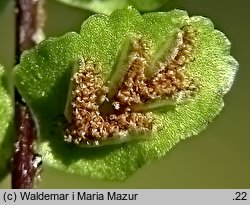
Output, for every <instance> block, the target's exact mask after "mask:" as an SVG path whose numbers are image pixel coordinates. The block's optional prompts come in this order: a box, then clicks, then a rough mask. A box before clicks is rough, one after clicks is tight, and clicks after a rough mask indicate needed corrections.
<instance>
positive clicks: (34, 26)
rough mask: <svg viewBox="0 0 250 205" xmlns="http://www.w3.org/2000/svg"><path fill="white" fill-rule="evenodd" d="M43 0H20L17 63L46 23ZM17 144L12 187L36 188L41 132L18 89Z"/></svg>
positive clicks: (32, 44) (16, 92) (16, 98)
mask: <svg viewBox="0 0 250 205" xmlns="http://www.w3.org/2000/svg"><path fill="white" fill-rule="evenodd" d="M42 1H43V0H16V11H17V13H16V63H19V60H20V55H21V53H22V52H23V51H24V50H26V49H30V48H32V47H33V46H34V45H36V44H37V36H38V34H39V32H41V29H42V26H43V12H42V6H41V5H42V3H43V2H42ZM15 100H16V104H15V122H16V136H17V139H16V144H15V151H14V154H13V162H12V163H13V164H12V165H13V166H12V188H14V189H21V188H34V186H35V182H36V178H37V176H38V171H39V165H40V163H41V158H40V157H39V156H38V155H37V154H36V150H35V147H36V146H35V145H36V141H37V133H36V128H35V123H34V121H33V119H32V115H31V113H30V111H29V109H28V107H27V106H26V104H25V103H24V102H23V101H22V98H21V96H20V94H19V93H18V91H17V90H15Z"/></svg>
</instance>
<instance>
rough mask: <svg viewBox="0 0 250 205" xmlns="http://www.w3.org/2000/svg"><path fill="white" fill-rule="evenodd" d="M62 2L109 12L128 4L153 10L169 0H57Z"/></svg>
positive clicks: (91, 9) (139, 8)
mask: <svg viewBox="0 0 250 205" xmlns="http://www.w3.org/2000/svg"><path fill="white" fill-rule="evenodd" d="M57 1H60V2H62V3H65V4H68V5H71V6H75V7H78V8H82V9H88V10H90V11H93V12H96V13H103V14H111V13H112V12H113V11H115V10H116V9H122V8H125V7H127V6H129V5H131V6H134V7H135V8H137V9H138V10H140V11H153V10H156V9H158V8H160V7H161V6H162V5H164V4H165V3H166V2H168V1H169V0H57Z"/></svg>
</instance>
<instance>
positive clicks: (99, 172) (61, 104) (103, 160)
mask: <svg viewBox="0 0 250 205" xmlns="http://www.w3.org/2000/svg"><path fill="white" fill-rule="evenodd" d="M175 32H177V33H178V32H179V33H178V35H181V36H182V38H179V37H178V35H175ZM128 39H129V40H128ZM131 39H137V40H132V47H133V48H130V49H129V46H128V44H127V43H126V42H130V41H131ZM169 41H173V43H171V42H169ZM138 45H139V47H138ZM140 45H141V46H144V47H145V50H143V51H142V50H141V48H140ZM172 46H173V48H172ZM126 55H128V57H127V58H128V59H130V60H129V61H127V59H126V58H125V57H124V56H126ZM164 56H165V57H164ZM183 57H184V58H183ZM79 59H84V60H85V61H86V62H90V63H89V66H90V67H91V66H92V67H94V68H97V69H98V72H99V74H100V76H101V80H100V81H102V80H103V82H104V83H107V86H108V87H109V89H111V88H112V89H115V87H116V86H118V87H119V86H121V83H122V82H123V81H124V79H125V77H124V75H125V74H126V73H127V72H128V71H127V70H129V69H130V68H129V69H128V65H131V64H132V65H133V66H136V65H138V63H131V62H133V61H131V59H132V60H133V59H135V60H136V61H135V62H137V61H138V62H141V61H140V60H142V61H143V62H145V64H143V65H145V69H146V70H145V72H146V71H147V69H149V70H148V71H150V72H148V73H150V75H152V73H156V74H153V75H152V76H155V75H156V76H158V74H157V73H159V72H161V71H162V72H165V70H166V69H167V71H168V70H171V69H173V68H171V66H172V67H173V66H174V69H173V70H171V72H177V71H176V69H180V68H181V69H180V71H179V74H178V75H182V74H183V75H184V74H185V75H184V77H183V79H186V78H187V79H188V80H190V79H191V81H194V86H195V90H194V91H193V93H192V92H191V94H190V95H189V94H187V93H189V91H188V90H185V89H184V90H182V88H180V91H174V94H173V95H172V94H169V95H167V96H168V97H166V98H165V97H164V96H160V98H157V99H156V100H148V101H147V100H146V101H145V107H144V102H142V104H137V103H135V104H132V105H131V107H130V108H131V109H134V111H135V112H142V114H143V112H148V113H151V115H152V116H153V119H154V120H153V128H154V130H148V132H146V137H147V139H149V140H141V141H130V142H126V143H122V144H119V143H121V141H117V143H118V144H115V141H116V140H115V139H114V144H113V145H112V146H111V145H109V146H102V147H95V148H92V147H79V146H76V145H74V144H68V143H65V142H64V134H65V125H67V119H69V118H66V117H65V115H64V113H65V106H66V103H67V97H68V89H69V87H70V89H71V88H73V87H74V86H72V84H71V81H72V78H71V75H72V70H74V69H73V68H74V65H76V62H78V61H79ZM182 61H183V62H184V63H183V62H182ZM91 62H92V63H91ZM128 62H129V63H128ZM122 64H123V65H122ZM139 64H140V63H139ZM80 67H81V66H80ZM80 67H79V68H80ZM162 67H164V69H163V70H162V69H161V68H162ZM237 68H238V64H237V62H236V61H235V60H234V58H233V57H232V56H230V42H229V41H228V39H227V38H226V37H225V35H224V34H223V33H221V32H220V31H218V30H215V29H214V27H213V24H212V23H211V21H210V20H208V19H206V18H203V17H200V16H195V17H188V15H187V13H186V12H185V11H180V10H173V11H170V12H166V13H163V12H161V13H147V14H144V15H140V13H139V12H138V11H136V10H135V9H133V8H130V7H129V8H128V9H124V10H118V11H115V12H114V13H112V14H111V15H110V16H105V15H98V14H97V15H93V16H91V17H90V18H89V19H88V20H86V21H85V22H84V23H83V25H82V28H81V31H80V34H78V33H74V32H72V33H67V34H66V35H64V36H62V37H59V38H49V39H48V40H46V41H44V42H42V43H41V44H40V45H38V46H37V47H36V48H34V49H32V50H30V51H26V52H24V54H23V55H22V57H21V63H20V64H19V65H18V66H17V67H16V69H15V80H16V85H17V87H18V89H19V91H20V93H21V94H22V96H23V98H24V99H25V101H26V102H27V104H28V105H29V106H30V107H31V109H32V111H33V113H34V115H35V117H36V122H37V124H38V128H39V134H40V144H39V150H40V151H39V153H41V154H42V155H43V161H44V162H45V163H47V164H49V165H50V166H53V167H56V168H58V169H62V170H64V171H67V172H71V173H76V174H80V175H90V176H92V177H98V178H106V179H125V178H126V177H128V176H129V175H131V174H132V173H134V172H135V171H136V170H137V169H138V168H140V167H141V166H142V165H143V164H145V163H148V162H149V161H151V160H153V159H158V158H161V157H163V156H164V155H165V154H166V153H167V152H168V151H169V150H170V149H171V148H172V147H173V146H174V145H175V144H177V143H178V142H179V141H180V140H182V139H185V138H187V137H190V136H192V135H197V134H198V133H199V132H200V131H201V130H203V129H204V128H205V127H206V126H207V124H208V123H209V122H211V121H212V119H213V118H214V117H215V116H216V115H217V114H218V113H219V112H220V110H221V109H222V107H223V99H222V97H223V95H224V94H225V93H227V92H228V91H229V89H230V87H231V85H232V83H233V80H234V76H235V73H236V70H237ZM86 69H87V68H86ZM123 69H124V70H123ZM182 70H185V71H182ZM74 72H76V71H75V70H74ZM182 72H184V73H182ZM146 73H147V72H146ZM167 75H170V73H167ZM171 75H172V74H171ZM178 75H176V76H172V77H173V78H172V80H174V79H176V78H177V79H182V78H178ZM175 77H176V78H175ZM117 79H120V81H121V82H118V81H117ZM153 79H154V77H153ZM149 82H150V81H149ZM171 82H172V81H171ZM109 83H110V84H109ZM177 83H178V82H177ZM149 84H150V83H149ZM81 85H82V86H83V87H84V86H86V85H87V84H84V83H82V84H81ZM164 85H165V84H164V83H163V86H164ZM170 85H171V86H170V87H172V86H173V85H174V84H170ZM93 86H95V85H93ZM147 86H149V85H148V84H147ZM192 86H193V85H192V84H189V85H188V87H189V88H191V87H192ZM112 89H111V90H112ZM154 91H155V92H156V90H154ZM161 91H162V90H159V92H161ZM137 94H138V95H141V93H137ZM112 96H116V95H115V92H114V93H112V94H111V97H112ZM89 97H90V96H89ZM112 98H113V97H112ZM109 100H111V99H110V98H109ZM68 105H69V103H67V106H68ZM133 106H134V107H133ZM156 108H157V109H156ZM66 113H67V114H66V116H70V113H71V112H66ZM83 117H84V116H83ZM65 121H66V124H65ZM86 123H89V122H86ZM127 137H128V138H137V137H139V136H137V134H136V133H133V132H131V133H129V134H128V135H125V138H127Z"/></svg>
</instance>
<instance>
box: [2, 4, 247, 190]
mask: <svg viewBox="0 0 250 205" xmlns="http://www.w3.org/2000/svg"><path fill="white" fill-rule="evenodd" d="M248 2H249V1H247V0H238V1H232V0H220V1H218V0H209V1H200V0H172V1H171V2H170V3H169V4H168V5H166V6H165V7H164V8H163V9H161V10H165V11H167V10H171V9H174V8H179V9H184V10H187V11H188V13H189V14H190V16H192V15H202V16H205V17H208V18H210V19H211V20H212V21H213V23H214V25H215V28H217V29H219V30H221V31H222V32H224V33H225V34H226V35H227V37H228V38H229V39H230V41H231V42H232V55H233V56H234V57H235V58H236V59H237V60H238V62H239V64H240V69H239V71H238V73H237V75H236V79H235V82H234V85H233V87H232V89H231V90H230V92H229V93H228V94H227V95H226V96H225V97H224V100H225V107H224V109H223V110H222V112H221V114H220V115H219V116H217V117H216V118H215V119H214V121H213V122H212V123H211V124H210V125H209V127H208V128H207V129H206V130H204V131H203V132H202V133H200V134H199V135H198V136H194V137H192V138H190V139H187V140H185V141H183V142H181V143H179V144H178V145H177V146H176V147H175V148H174V149H172V150H171V151H170V152H169V153H168V154H167V156H165V157H164V158H163V159H161V160H157V161H153V162H151V163H150V164H148V165H146V166H143V167H142V168H141V169H140V170H138V171H137V172H136V173H135V174H134V175H133V176H131V177H129V178H128V179H127V180H126V181H124V182H110V181H103V180H98V179H91V178H89V177H81V176H75V175H71V174H67V173H64V172H62V171H57V170H55V169H52V168H49V167H47V166H43V173H42V181H41V182H40V183H39V185H38V188H250V91H249V89H250V68H249V66H250V54H249V53H250V52H249V49H250V42H249V38H250V3H248ZM45 7H46V12H47V21H46V27H45V33H46V36H47V37H49V36H59V35H62V34H64V33H65V32H68V31H72V30H74V31H79V29H80V25H81V23H82V21H83V20H84V19H86V18H87V17H88V16H89V15H90V14H91V12H88V11H83V10H80V9H75V8H71V7H67V6H64V5H62V4H60V3H57V2H55V1H52V0H47V1H46V6H45ZM14 39H15V32H14V9H13V1H10V3H9V4H8V6H7V7H6V8H5V9H4V10H3V11H2V12H1V13H0V62H1V63H2V64H3V65H4V66H5V67H7V68H11V67H12V65H13V63H14ZM0 188H10V177H9V176H8V177H7V178H6V179H5V180H4V181H3V182H1V183H0Z"/></svg>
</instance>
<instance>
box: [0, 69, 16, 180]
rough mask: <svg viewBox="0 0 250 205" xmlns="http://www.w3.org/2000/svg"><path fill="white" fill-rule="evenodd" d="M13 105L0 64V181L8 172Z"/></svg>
mask: <svg viewBox="0 0 250 205" xmlns="http://www.w3.org/2000/svg"><path fill="white" fill-rule="evenodd" d="M12 115H13V107H12V103H11V99H10V96H9V94H8V93H7V90H6V78H5V75H4V69H3V67H2V66H1V65H0V156H1V160H0V181H1V179H2V178H3V177H4V176H5V175H6V174H7V173H8V168H9V167H8V165H9V161H10V157H11V152H12V146H13V143H12V142H13V140H11V139H14V137H13V135H11V134H13V132H12V124H11V120H12Z"/></svg>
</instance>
